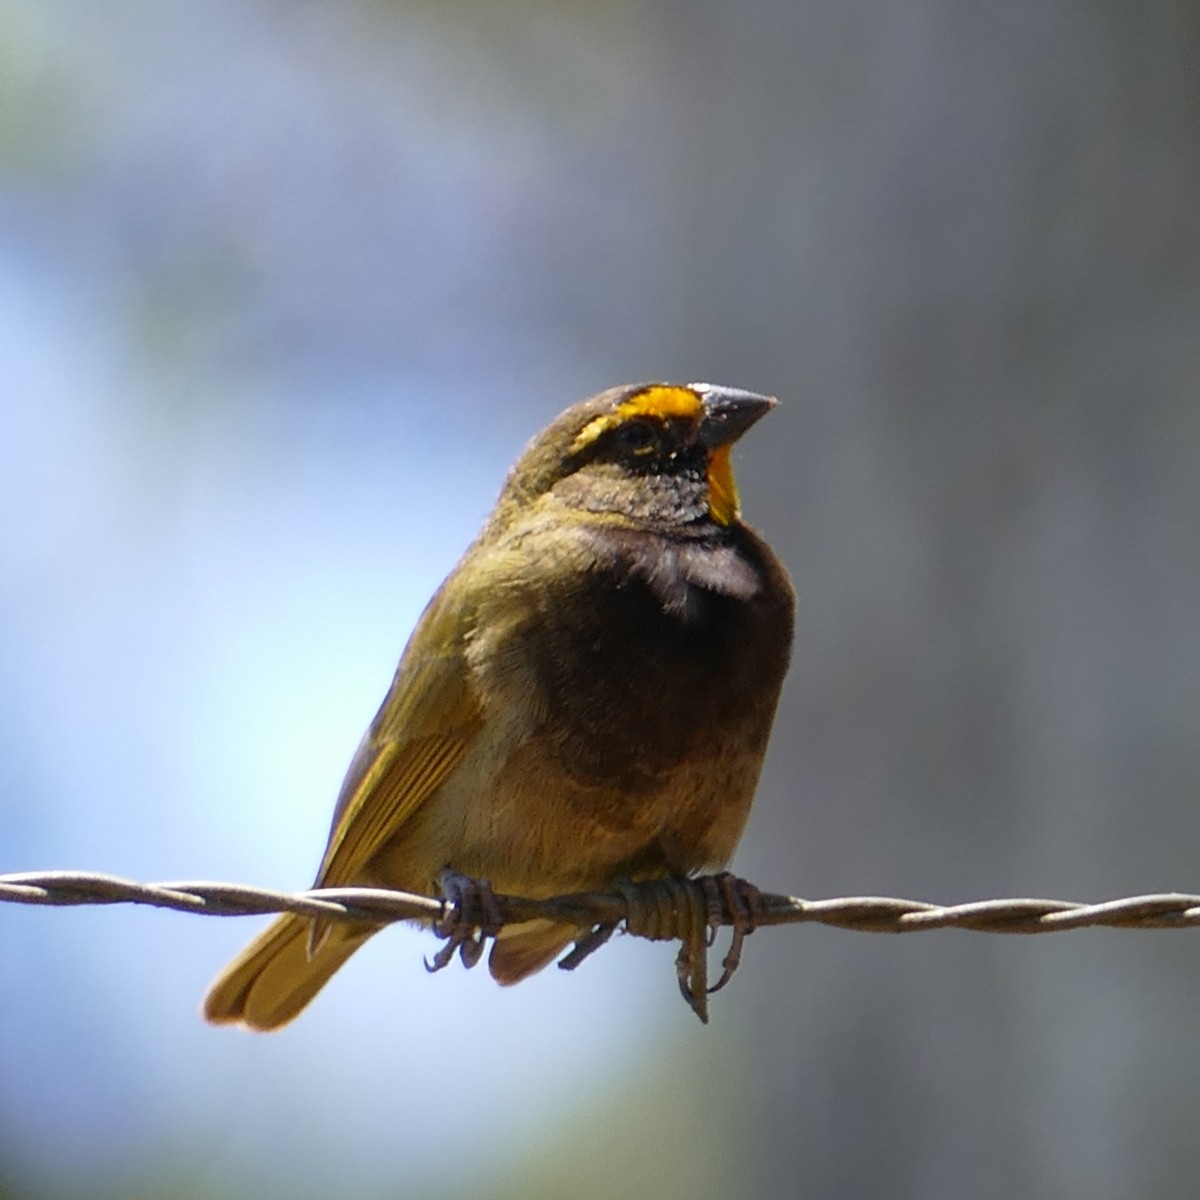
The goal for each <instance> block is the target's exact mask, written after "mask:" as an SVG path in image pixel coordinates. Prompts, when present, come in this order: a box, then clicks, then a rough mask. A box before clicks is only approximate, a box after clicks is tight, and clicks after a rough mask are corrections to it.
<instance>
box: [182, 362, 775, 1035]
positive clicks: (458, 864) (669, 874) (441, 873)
mask: <svg viewBox="0 0 1200 1200" xmlns="http://www.w3.org/2000/svg"><path fill="white" fill-rule="evenodd" d="M775 405H776V400H775V399H774V397H771V396H766V395H759V394H757V393H754V392H749V391H744V390H741V389H738V388H731V387H723V386H718V385H714V384H706V383H693V384H683V385H680V384H670V383H641V384H633V385H625V386H622V387H616V388H611V389H609V390H607V391H604V392H601V393H600V394H598V395H596V396H593V397H591V398H590V399H587V400H583V401H581V402H579V403H576V404H574V405H572V406H571V407H569V408H567V409H566V410H565V411H564V412H563V413H562V414H561V415H560V416H558V417H557V418H556V419H555V420H553V421H552V422H551V423H550V424H549V425H548V426H547V427H546V428H545V429H543V430H542V432H541V433H539V434H538V435H537V436H535V437H534V438H533V440H532V441H531V442H530V443H529V445H528V447H527V448H526V449H525V451H524V452H523V453H522V454H521V456H520V458H519V459H518V460H517V462H516V463H515V465H514V466H513V467H512V468H511V470H510V471H509V473H508V476H507V478H506V480H505V482H504V484H503V487H502V489H501V492H500V495H499V498H498V500H497V502H496V505H495V507H494V509H493V510H492V512H491V514H490V515H489V516H488V518H487V520H486V521H485V523H484V525H483V528H482V530H481V531H480V533H479V534H478V536H477V537H476V539H475V541H474V542H473V543H472V544H471V545H470V546H469V547H468V549H467V550H466V552H465V553H464V555H463V557H462V558H461V560H460V561H459V563H458V565H457V566H456V567H455V568H454V569H453V571H451V573H450V574H449V576H447V578H446V580H445V581H444V582H443V583H442V585H441V587H439V588H438V590H437V592H436V593H435V594H434V596H433V597H432V599H431V600H430V601H429V603H428V605H427V607H426V608H425V610H424V612H423V614H422V615H421V617H420V619H419V621H418V623H417V625H416V627H415V629H414V631H413V633H412V635H411V637H410V639H409V641H408V644H407V646H406V648H405V650H404V652H403V655H402V657H401V659H400V663H399V666H398V667H397V669H396V673H395V677H394V679H393V681H392V684H391V687H390V688H389V690H388V692H387V695H386V697H385V698H384V700H383V703H382V705H381V707H380V709H379V711H378V713H377V714H376V716H375V718H374V720H373V721H372V722H371V724H370V726H369V728H368V730H367V732H366V734H365V736H364V737H363V739H362V742H361V744H360V745H359V747H358V750H357V752H356V754H355V755H354V758H353V760H352V762H351V764H350V767H349V770H348V772H347V775H346V778H345V782H344V784H343V786H342V788H341V792H340V794H339V796H338V799H337V804H336V807H335V809H334V814H333V820H332V824H331V828H330V832H329V838H328V843H327V846H326V849H325V853H324V857H323V859H322V861H321V864H320V869H319V870H318V872H317V876H316V882H315V884H314V886H316V887H345V886H365V887H385V888H394V889H398V890H402V891H407V892H414V893H419V894H423V895H427V896H437V895H439V894H441V895H449V894H450V893H449V891H448V889H449V888H451V885H461V884H463V883H464V881H466V882H470V881H478V885H479V887H480V888H482V889H483V891H482V895H483V898H484V900H485V901H486V900H487V899H488V897H489V896H490V895H491V894H492V893H491V889H493V888H494V889H495V891H496V892H499V893H502V894H511V895H520V896H524V897H529V898H533V899H540V898H546V897H550V896H556V895H561V894H564V893H569V892H573V891H585V890H597V889H611V888H613V887H614V886H616V885H619V884H628V883H634V884H636V883H638V882H640V881H651V880H672V879H673V880H680V879H687V878H690V877H694V876H696V875H697V874H698V873H700V872H704V871H712V870H719V869H721V868H723V867H724V865H725V864H726V863H728V861H729V859H730V857H731V856H732V854H733V852H734V849H735V847H736V846H737V843H738V841H739V839H740V837H741V834H742V831H743V828H744V826H745V823H746V819H747V816H748V813H749V810H750V805H751V801H752V799H753V796H754V792H755V789H756V786H757V783H758V778H759V774H760V770H761V767H762V762H763V756H764V754H765V752H766V749H767V743H768V739H769V736H770V733H771V727H772V724H773V721H774V716H775V711H776V705H777V702H778V699H779V695H780V690H781V688H782V685H783V681H784V677H785V675H786V672H787V669H788V664H789V659H790V655H791V647H792V635H793V622H794V611H795V594H794V591H793V587H792V583H791V580H790V578H789V576H788V573H787V571H786V569H785V568H784V566H783V565H782V563H781V562H780V561H779V559H778V558H777V557H776V555H775V554H774V552H773V551H772V550H771V549H770V547H769V546H768V545H767V543H766V541H765V540H764V539H763V538H762V537H761V536H760V535H759V534H758V533H756V532H755V531H754V530H753V529H751V528H750V526H748V525H746V524H745V523H743V521H742V520H741V513H740V501H739V495H738V489H737V486H736V483H735V481H734V475H733V469H732V465H731V450H732V447H733V445H734V443H735V442H737V441H738V439H739V438H740V437H741V436H742V435H743V434H744V433H745V432H746V431H747V430H748V429H749V428H750V427H751V426H752V425H753V424H755V422H757V421H758V420H759V419H760V418H762V417H763V416H765V415H766V414H767V413H768V412H769V411H770V410H771V409H772V408H774V407H775ZM747 886H748V885H747ZM456 894H461V892H459V893H456ZM477 894H478V893H477ZM484 909H485V910H487V904H486V903H485V905H484ZM378 929H379V926H378V925H373V924H367V923H365V922H364V923H356V922H353V921H333V920H322V919H314V918H312V917H309V916H301V915H297V914H285V915H283V916H282V917H280V918H278V919H277V920H276V921H275V922H274V923H273V924H272V925H271V926H270V927H269V928H267V929H266V930H265V931H264V932H263V933H262V934H260V935H259V936H258V937H257V938H256V939H255V940H254V941H252V942H251V943H250V945H249V946H248V947H247V948H246V949H245V950H244V951H243V952H242V953H241V954H240V955H239V956H238V957H237V958H235V959H234V960H233V961H232V962H231V963H230V964H229V965H228V966H227V967H226V968H225V970H224V971H223V972H222V974H221V975H220V976H219V977H218V979H217V980H216V982H215V983H214V984H213V985H212V987H211V989H210V990H209V992H208V994H207V996H206V998H205V1001H204V1007H203V1014H204V1016H205V1018H206V1019H207V1020H208V1021H210V1022H212V1023H214V1024H237V1025H242V1026H244V1027H247V1028H249V1029H252V1030H261V1031H265V1030H272V1029H277V1028H279V1027H280V1026H282V1025H285V1024H286V1023H288V1022H289V1021H291V1020H292V1019H293V1018H295V1017H296V1016H297V1015H298V1014H299V1013H300V1012H301V1010H302V1009H304V1008H305V1006H306V1005H307V1004H308V1003H309V1002H310V1001H311V1000H312V999H313V997H314V996H315V995H316V994H317V992H318V991H319V990H320V989H321V988H322V987H323V986H324V985H325V983H326V982H327V981H328V980H329V978H330V977H331V976H332V975H333V973H334V972H335V971H337V970H338V968H339V967H341V966H342V964H343V963H344V962H345V961H346V960H347V959H348V958H349V957H350V955H351V954H353V953H354V951H355V950H357V949H358V948H359V947H360V946H362V945H363V943H364V942H366V941H367V939H368V938H370V937H371V936H373V935H374V934H375V933H376V932H378ZM586 933H587V931H586V930H580V929H579V928H578V927H575V926H569V925H563V924H558V923H554V922H551V921H548V920H537V921H531V922H524V923H522V924H517V925H508V926H506V927H504V928H502V929H499V930H497V931H496V936H495V937H494V938H493V940H492V946H491V952H490V956H489V959H488V966H489V970H490V972H491V975H492V976H493V978H494V979H495V980H496V981H497V982H499V983H501V984H513V983H516V982H518V981H519V980H522V979H524V978H526V977H527V976H529V975H532V974H533V973H534V972H536V971H538V970H540V969H541V968H543V967H544V966H546V965H547V964H549V963H550V962H552V961H554V960H555V959H556V958H557V957H559V955H560V954H561V953H562V952H563V951H564V950H565V949H566V947H567V946H568V945H569V944H570V943H571V942H572V941H575V942H576V943H577V944H579V940H580V938H581V937H582V936H583V935H585V934H586ZM459 940H460V941H461V940H462V939H461V938H460V939H459ZM450 949H453V946H451V947H450ZM476 957H478V955H476ZM442 961H443V962H444V961H445V955H443V956H442ZM464 961H467V959H466V957H465V956H464ZM439 965H441V964H440V963H439ZM468 965H471V963H470V962H468ZM564 965H565V964H564ZM685 994H686V993H685ZM702 1015H703V1014H702Z"/></svg>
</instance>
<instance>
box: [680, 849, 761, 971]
mask: <svg viewBox="0 0 1200 1200" xmlns="http://www.w3.org/2000/svg"><path fill="white" fill-rule="evenodd" d="M696 882H697V883H699V884H700V886H701V887H702V888H703V889H704V897H705V900H706V902H707V905H708V925H709V927H710V929H711V930H712V932H713V935H714V936H715V935H716V930H717V927H718V926H720V925H728V926H730V927H731V928H732V930H733V936H732V938H731V940H730V942H729V952H728V953H727V954H726V955H725V959H724V961H723V962H722V963H721V968H722V971H721V978H720V979H718V980H717V982H716V983H715V984H713V986H712V987H710V988H709V989H708V990H709V993H710V994H711V993H713V992H719V991H720V990H721V989H722V988H723V987H724V986H725V985H726V984H727V983H728V982H729V981H730V979H732V978H733V973H734V971H736V970H737V969H738V964H739V963H740V962H741V961H742V946H743V945H744V944H745V941H746V938H747V937H748V936H749V935H750V934H752V933H753V932H754V931H755V929H757V928H758V918H759V915H760V914H761V912H762V893H761V892H760V891H759V890H758V888H756V887H755V886H754V884H752V883H747V881H746V880H744V879H739V878H738V877H737V876H736V875H731V874H730V873H729V872H728V871H722V872H721V874H719V875H704V876H702V877H701V878H700V879H698V880H697V881H696ZM710 944H711V943H710Z"/></svg>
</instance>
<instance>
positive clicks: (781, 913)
mask: <svg viewBox="0 0 1200 1200" xmlns="http://www.w3.org/2000/svg"><path fill="white" fill-rule="evenodd" d="M642 887H645V888H647V889H654V888H655V887H656V885H655V884H653V883H651V884H645V885H641V884H634V885H632V886H631V887H627V888H625V889H624V891H623V892H577V893H573V894H571V895H565V896H555V897H552V898H550V899H545V900H531V899H528V898H526V897H521V896H505V895H499V894H498V895H497V896H496V897H495V900H496V904H497V906H498V910H499V914H500V917H501V921H500V924H501V925H507V924H516V923H520V922H523V921H532V920H537V919H539V918H541V919H548V920H552V921H558V922H562V923H564V924H573V925H579V926H591V925H616V924H621V923H624V922H627V921H628V920H629V917H630V912H631V906H633V905H634V904H635V903H636V896H637V893H638V890H639V888H642ZM0 902H8V903H12V904H35V905H53V906H64V905H97V904H142V905H150V906H152V907H154V908H168V909H175V910H177V911H179V912H189V913H197V914H200V915H203V916H216V917H229V916H261V915H263V914H268V913H284V912H290V913H298V914H300V915H301V916H310V917H321V918H323V919H325V920H333V921H358V922H363V921H366V922H370V923H371V924H377V925H387V924H391V923H393V922H395V921H403V920H413V919H416V920H422V921H427V922H440V921H444V920H445V919H446V918H447V917H448V916H449V905H448V904H447V903H446V902H445V901H442V900H435V899H432V898H430V897H428V896H418V895H414V894H412V893H409V892H398V891H391V890H388V889H385V888H359V887H347V888H314V889H312V890H309V891H302V892H277V891H272V890H270V889H268V888H258V887H249V886H246V885H243V884H234V883H214V882H205V881H183V882H170V883H137V882H135V881H133V880H129V879H122V878H120V877H118V876H115V875H105V874H101V873H99V872H94V871H23V872H18V873H16V874H0ZM708 916H709V921H708V923H709V924H710V925H712V926H721V925H733V924H735V923H736V919H737V918H736V915H735V914H730V913H729V912H727V911H719V910H716V909H711V908H710V910H709V913H708ZM804 922H809V923H816V924H820V925H832V926H835V927H837V928H839V929H851V930H857V931H859V932H865V933H913V932H916V931H918V930H925V929H969V930H972V931H974V932H976V933H1055V932H1058V931H1061V930H1066V929H1084V928H1090V927H1096V926H1100V927H1103V928H1108V929H1185V928H1192V927H1194V926H1196V925H1200V895H1190V894H1188V893H1184V892H1159V893H1154V894H1151V895H1145V896H1126V897H1122V898H1120V899H1116V900H1105V901H1102V902H1100V903H1098V904H1084V903H1078V902H1076V901H1071V900H1038V899H1031V898H1012V899H1001V900H976V901H972V902H970V903H966V904H951V905H943V904H931V903H928V902H925V901H921V900H904V899H900V898H897V897H890V896H844V897H839V898H835V899H829V900H805V899H801V898H800V897H798V896H784V895H775V894H771V893H767V892H763V893H761V895H760V896H759V898H758V901H757V903H756V905H755V914H754V924H755V925H757V926H764V925H791V924H799V923H804ZM635 925H636V926H638V927H635V928H633V929H631V930H630V932H632V933H634V934H636V935H638V936H641V937H653V936H655V935H654V933H653V932H647V930H646V929H645V927H644V926H645V923H644V921H642V922H635ZM668 936H674V935H673V934H672V935H668Z"/></svg>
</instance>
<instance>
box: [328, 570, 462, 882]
mask: <svg viewBox="0 0 1200 1200" xmlns="http://www.w3.org/2000/svg"><path fill="white" fill-rule="evenodd" d="M464 624H465V623H464V622H463V621H462V620H461V618H460V616H459V615H458V614H457V613H456V612H454V611H453V610H451V609H450V608H449V606H448V605H447V603H446V601H445V598H444V596H443V594H442V593H440V592H439V593H438V595H437V596H435V597H434V600H433V601H432V602H431V604H430V606H429V608H428V609H427V610H426V612H425V615H424V616H423V617H422V618H421V621H420V622H419V624H418V626H417V629H416V630H415V632H414V633H413V636H412V638H411V640H410V641H409V645H408V648H407V649H406V650H405V652H404V657H403V658H402V659H401V660H400V666H399V667H398V668H397V670H396V677H395V679H394V680H393V681H392V686H391V688H390V689H389V691H388V694H387V696H386V697H385V698H384V701H383V704H382V705H381V707H380V709H379V712H378V713H377V714H376V716H375V720H374V721H372V722H371V727H370V729H368V730H367V734H366V736H365V737H364V738H363V740H362V744H361V745H360V746H359V748H358V752H357V753H356V754H355V756H354V760H353V762H351V764H350V770H349V771H348V772H347V775H346V781H345V783H343V784H342V791H341V794H340V795H339V797H338V803H337V808H336V809H335V811H334V817H333V825H332V828H331V830H330V834H329V844H328V846H327V847H326V849H325V857H324V859H323V860H322V863H321V869H320V871H319V872H318V873H317V885H318V886H333V887H338V886H343V885H348V884H352V883H353V882H355V880H356V878H358V877H359V875H360V873H361V872H362V870H363V868H364V867H365V866H366V865H367V863H368V862H370V860H371V858H372V857H374V855H375V854H377V853H378V852H379V850H380V849H381V848H382V847H383V846H384V845H385V844H386V843H387V842H388V841H389V840H391V839H392V838H393V837H395V835H396V833H397V832H398V831H399V830H400V829H401V828H402V826H403V825H404V823H405V822H406V821H407V820H408V819H409V818H410V817H411V816H412V814H413V813H414V812H415V811H416V810H417V809H418V808H419V807H420V805H421V804H423V803H424V802H425V800H427V799H428V798H429V797H430V796H431V795H432V794H433V793H434V792H435V791H436V790H437V788H438V787H439V786H440V785H441V784H442V783H443V781H444V780H445V779H446V778H447V776H449V775H450V773H451V772H452V771H453V770H454V769H455V767H457V766H458V764H459V763H460V762H461V761H462V759H463V757H464V755H465V754H466V753H467V750H468V749H469V748H470V746H471V743H472V741H473V740H474V737H475V735H476V733H478V731H479V729H480V727H481V725H482V710H481V708H480V704H479V701H478V698H477V697H476V694H475V690H474V686H473V684H472V681H471V677H470V669H469V667H468V665H467V661H466V655H465V632H464ZM428 647H433V648H434V649H433V651H432V652H430V650H429V649H427V648H428Z"/></svg>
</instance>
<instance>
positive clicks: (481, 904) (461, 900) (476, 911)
mask: <svg viewBox="0 0 1200 1200" xmlns="http://www.w3.org/2000/svg"><path fill="white" fill-rule="evenodd" d="M437 882H438V887H439V889H440V890H441V893H442V899H443V900H444V901H445V909H444V913H445V915H444V916H443V917H442V918H441V920H439V921H437V922H435V924H434V926H433V931H434V933H436V934H437V935H438V937H441V938H445V939H446V944H445V945H444V946H443V947H442V948H441V949H440V950H439V951H438V952H437V953H436V954H435V955H434V956H433V961H432V962H430V961H429V960H428V959H426V961H425V969H426V970H427V971H440V970H441V969H442V968H443V967H445V966H448V965H449V963H450V960H451V959H452V958H453V957H454V952H455V951H456V950H457V951H458V956H459V958H460V959H461V961H462V965H463V966H464V967H468V968H469V967H473V966H474V965H475V964H476V963H477V962H478V961H479V960H480V958H481V957H482V956H483V948H484V946H485V945H486V944H487V940H488V938H494V937H495V936H496V935H497V934H498V933H499V932H500V930H501V928H502V927H503V925H504V915H503V913H501V911H500V906H499V904H497V903H496V896H495V893H494V892H493V891H492V885H491V884H490V883H489V882H488V881H487V880H486V879H472V878H471V877H470V876H469V875H460V874H459V873H458V872H457V871H454V870H451V868H449V867H446V868H444V869H443V870H442V872H441V874H439V875H438V881H437Z"/></svg>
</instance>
